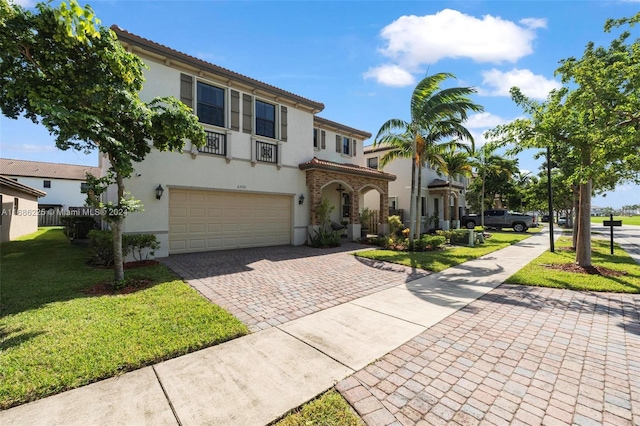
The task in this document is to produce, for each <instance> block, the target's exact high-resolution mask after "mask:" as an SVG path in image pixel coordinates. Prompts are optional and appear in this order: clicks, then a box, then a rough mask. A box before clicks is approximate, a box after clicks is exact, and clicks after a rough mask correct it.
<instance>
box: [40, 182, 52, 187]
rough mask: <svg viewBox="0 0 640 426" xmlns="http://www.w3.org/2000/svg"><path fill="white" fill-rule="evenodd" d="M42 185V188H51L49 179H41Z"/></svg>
mask: <svg viewBox="0 0 640 426" xmlns="http://www.w3.org/2000/svg"><path fill="white" fill-rule="evenodd" d="M42 187H43V188H51V181H50V180H43V181H42Z"/></svg>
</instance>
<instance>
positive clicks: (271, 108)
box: [256, 100, 276, 139]
mask: <svg viewBox="0 0 640 426" xmlns="http://www.w3.org/2000/svg"><path fill="white" fill-rule="evenodd" d="M256 135H260V136H265V137H267V138H272V139H275V138H276V107H275V105H271V104H268V103H266V102H262V101H259V100H256Z"/></svg>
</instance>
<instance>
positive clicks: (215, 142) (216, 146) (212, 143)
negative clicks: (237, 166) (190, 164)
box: [198, 131, 227, 156]
mask: <svg viewBox="0 0 640 426" xmlns="http://www.w3.org/2000/svg"><path fill="white" fill-rule="evenodd" d="M205 133H206V134H207V144H206V145H205V146H202V147H200V148H198V151H199V152H202V153H205V154H214V155H222V156H225V155H227V135H226V134H224V133H217V132H210V131H205Z"/></svg>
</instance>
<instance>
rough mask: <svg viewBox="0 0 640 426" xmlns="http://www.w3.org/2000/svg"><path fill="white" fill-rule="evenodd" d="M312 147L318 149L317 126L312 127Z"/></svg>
mask: <svg viewBox="0 0 640 426" xmlns="http://www.w3.org/2000/svg"><path fill="white" fill-rule="evenodd" d="M313 147H314V148H315V149H318V150H319V149H320V129H318V128H317V127H314V128H313Z"/></svg>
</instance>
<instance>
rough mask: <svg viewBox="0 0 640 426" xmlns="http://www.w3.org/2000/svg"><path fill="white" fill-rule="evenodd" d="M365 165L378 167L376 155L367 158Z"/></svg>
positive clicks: (373, 167)
mask: <svg viewBox="0 0 640 426" xmlns="http://www.w3.org/2000/svg"><path fill="white" fill-rule="evenodd" d="M367 167H369V168H372V169H377V168H378V157H371V158H367Z"/></svg>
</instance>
